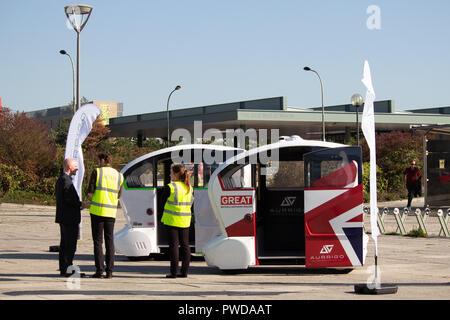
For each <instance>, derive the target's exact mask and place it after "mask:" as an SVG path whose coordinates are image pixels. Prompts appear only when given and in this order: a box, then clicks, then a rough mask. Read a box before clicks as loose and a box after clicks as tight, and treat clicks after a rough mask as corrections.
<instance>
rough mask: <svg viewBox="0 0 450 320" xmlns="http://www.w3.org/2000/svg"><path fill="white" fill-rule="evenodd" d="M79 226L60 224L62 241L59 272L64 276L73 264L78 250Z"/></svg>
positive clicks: (60, 244)
mask: <svg viewBox="0 0 450 320" xmlns="http://www.w3.org/2000/svg"><path fill="white" fill-rule="evenodd" d="M79 228H80V227H79V225H78V224H65V223H60V224H59V230H60V232H61V241H60V243H59V272H60V273H61V274H64V273H66V272H67V268H68V267H69V266H71V265H72V264H73V257H74V256H75V251H76V250H77V240H78V232H79Z"/></svg>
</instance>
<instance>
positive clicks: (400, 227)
mask: <svg viewBox="0 0 450 320" xmlns="http://www.w3.org/2000/svg"><path fill="white" fill-rule="evenodd" d="M405 209H406V210H403V215H400V210H398V208H395V209H394V217H395V221H397V225H398V228H397V230H396V231H395V232H397V231H400V234H401V235H402V236H404V235H406V230H405V226H404V225H403V222H404V220H405V218H406V216H407V215H408V209H407V208H405Z"/></svg>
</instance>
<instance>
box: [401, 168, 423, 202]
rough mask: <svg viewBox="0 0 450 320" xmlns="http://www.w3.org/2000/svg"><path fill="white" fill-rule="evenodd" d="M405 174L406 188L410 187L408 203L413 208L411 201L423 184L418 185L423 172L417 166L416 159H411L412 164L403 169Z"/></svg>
mask: <svg viewBox="0 0 450 320" xmlns="http://www.w3.org/2000/svg"><path fill="white" fill-rule="evenodd" d="M403 175H404V176H405V185H406V189H408V204H407V207H408V209H409V210H411V202H412V199H413V197H414V196H415V195H417V194H418V192H417V189H418V188H419V187H420V188H421V186H418V185H417V184H418V182H420V177H421V175H422V173H421V172H420V170H419V168H417V167H416V161H414V160H413V161H411V166H410V167H408V168H406V169H405V171H403Z"/></svg>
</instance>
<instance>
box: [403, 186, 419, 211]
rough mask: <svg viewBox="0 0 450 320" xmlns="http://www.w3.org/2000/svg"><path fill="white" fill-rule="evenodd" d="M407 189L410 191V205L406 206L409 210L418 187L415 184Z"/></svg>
mask: <svg viewBox="0 0 450 320" xmlns="http://www.w3.org/2000/svg"><path fill="white" fill-rule="evenodd" d="M406 189H408V204H407V205H406V206H407V207H408V208H409V207H411V202H412V199H413V197H414V195H416V193H417V192H416V185H415V184H413V185H411V186H408V185H407V186H406Z"/></svg>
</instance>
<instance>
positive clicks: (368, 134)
mask: <svg viewBox="0 0 450 320" xmlns="http://www.w3.org/2000/svg"><path fill="white" fill-rule="evenodd" d="M362 82H363V83H364V85H365V86H366V89H367V90H366V99H365V101H364V110H363V115H362V120H361V128H362V131H363V134H364V137H365V138H366V142H367V145H368V146H369V149H370V172H369V173H370V225H371V229H372V239H373V240H374V242H375V256H374V258H375V271H374V276H375V278H374V282H375V283H371V282H370V281H369V280H370V279H371V278H369V279H368V280H367V283H365V284H357V285H355V292H356V293H361V294H390V293H397V287H396V286H386V285H384V286H382V285H381V284H380V282H381V281H380V280H379V274H378V240H377V238H378V235H379V234H380V230H379V229H378V225H377V216H378V212H377V210H378V208H377V169H376V166H377V164H376V143H375V114H374V113H375V112H374V101H375V90H374V89H373V85H372V77H371V74H370V67H369V63H368V62H367V61H364V72H363V78H362Z"/></svg>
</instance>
